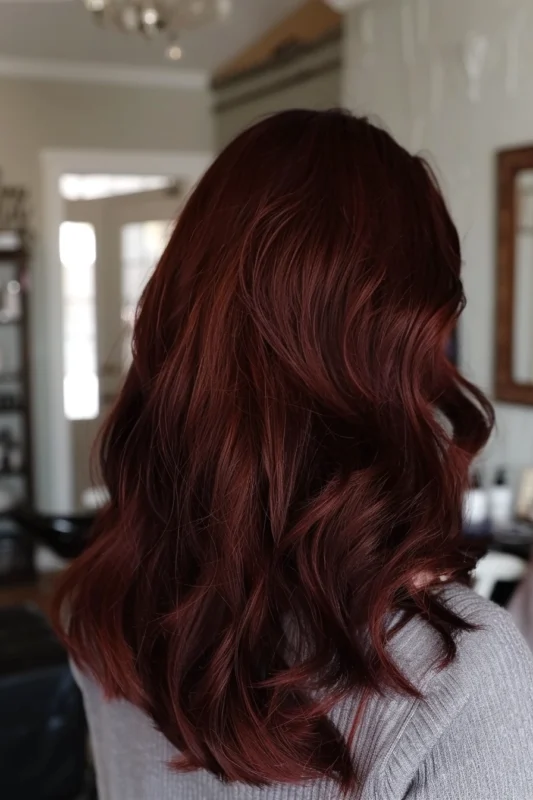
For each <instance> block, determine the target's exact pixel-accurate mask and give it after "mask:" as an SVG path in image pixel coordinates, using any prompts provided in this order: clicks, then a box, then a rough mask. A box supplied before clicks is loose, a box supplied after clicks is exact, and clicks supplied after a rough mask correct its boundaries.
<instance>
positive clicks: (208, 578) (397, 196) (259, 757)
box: [56, 110, 493, 788]
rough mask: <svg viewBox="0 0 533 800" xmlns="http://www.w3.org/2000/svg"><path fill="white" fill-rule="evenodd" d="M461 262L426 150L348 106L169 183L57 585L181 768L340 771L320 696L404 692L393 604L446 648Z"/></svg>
mask: <svg viewBox="0 0 533 800" xmlns="http://www.w3.org/2000/svg"><path fill="white" fill-rule="evenodd" d="M460 271H461V254H460V244H459V239H458V236H457V232H456V230H455V227H454V225H453V223H452V221H451V219H450V216H449V214H448V211H447V209H446V206H445V203H444V200H443V198H442V195H441V193H440V191H439V189H438V186H437V184H436V181H435V179H434V177H433V175H432V174H431V172H430V171H429V169H428V168H427V166H426V164H425V163H424V162H423V161H422V160H421V159H420V158H418V157H414V156H411V155H410V154H409V153H407V152H406V151H405V150H404V149H403V148H402V147H400V146H399V145H398V144H397V143H396V142H395V141H394V140H393V139H392V138H391V136H390V135H389V134H388V133H386V132H385V131H383V130H381V129H379V128H377V127H375V126H374V125H372V124H370V123H369V122H368V121H367V120H366V119H363V118H357V117H352V116H350V115H348V114H346V113H343V112H338V111H330V112H315V111H303V110H302V111H288V112H283V113H280V114H277V115H275V116H273V117H271V118H268V119H265V120H263V121H261V122H259V123H258V124H256V125H254V126H253V127H252V128H250V129H249V130H247V131H245V132H244V133H242V134H241V135H240V136H239V137H237V139H235V141H233V142H232V143H231V144H230V145H229V146H228V147H227V148H226V149H225V150H224V151H223V153H222V154H221V155H220V156H219V157H218V158H217V160H216V161H215V162H214V163H213V165H212V166H211V167H210V169H209V170H208V171H207V173H206V174H205V176H204V177H203V178H202V180H201V181H200V183H199V185H198V186H197V188H196V190H195V191H194V192H193V194H192V196H191V197H190V199H189V201H188V203H187V204H186V206H185V208H184V210H183V212H182V213H181V215H180V218H179V220H178V222H177V225H176V228H175V230H174V233H173V235H172V237H171V239H170V242H169V244H168V247H167V248H166V250H165V253H164V254H163V256H162V258H161V260H160V262H159V264H158V266H157V268H156V270H155V272H154V274H153V276H152V278H151V280H150V281H149V283H148V285H147V287H146V289H145V291H144V294H143V296H142V300H141V302H140V306H139V312H138V318H137V320H136V325H135V333H134V354H133V363H132V365H131V368H130V370H129V372H128V375H127V377H126V380H125V383H124V386H123V388H122V391H121V393H120V396H119V398H118V401H117V403H116V405H115V407H114V409H113V411H112V413H111V414H110V416H109V418H108V420H107V422H106V425H105V428H104V431H103V436H102V443H101V469H102V472H103V476H104V479H105V483H106V485H107V487H108V489H109V493H110V501H109V504H108V505H107V507H106V508H105V509H104V510H103V511H102V513H101V514H100V516H99V518H98V521H97V524H96V526H95V530H94V537H93V540H92V543H91V545H90V547H89V548H88V549H87V551H86V552H85V553H84V554H83V555H82V556H81V558H79V559H78V560H77V561H76V562H75V563H74V564H73V566H72V567H71V568H70V570H69V571H68V572H67V574H66V576H65V578H64V580H63V582H62V585H61V588H60V590H59V593H58V596H57V601H56V608H57V609H60V608H62V607H66V608H68V610H69V618H70V623H69V626H68V631H67V632H66V633H63V637H64V641H65V642H66V645H67V647H68V649H69V651H70V653H71V655H72V657H73V658H74V660H75V661H76V663H77V664H78V665H79V666H80V667H81V668H82V669H85V670H87V671H89V672H90V673H92V674H93V675H94V676H95V677H96V679H97V680H98V681H99V682H100V684H101V685H102V686H103V688H104V690H105V692H106V694H107V696H108V697H121V698H126V699H127V700H129V701H131V702H132V703H134V704H136V705H137V706H140V707H141V708H142V709H144V711H145V712H146V713H147V714H149V715H150V716H151V717H152V718H153V720H154V722H155V724H156V726H157V727H158V729H159V730H160V731H161V732H162V733H163V734H164V735H165V736H166V737H167V739H168V740H169V741H170V742H171V743H172V744H173V745H174V746H175V747H176V750H177V751H178V752H179V755H177V756H176V760H175V762H174V767H175V768H176V769H178V770H193V769H197V768H204V769H206V770H209V771H210V772H212V773H213V774H215V775H217V776H218V777H219V778H221V779H223V780H226V781H243V782H246V783H250V784H258V785H259V784H269V783H272V782H277V781H287V782H296V781H301V780H305V779H310V778H317V777H321V776H327V777H329V778H332V779H334V780H336V781H338V782H339V783H340V784H341V785H342V786H343V787H344V788H349V787H352V786H353V785H354V784H355V783H356V780H357V777H356V768H357V765H356V764H354V763H353V758H352V753H351V748H350V737H346V736H345V735H343V734H342V733H341V732H340V731H339V730H338V729H337V728H336V727H335V725H334V723H333V722H332V721H331V719H330V716H328V715H329V712H330V711H331V709H332V707H333V705H334V704H335V703H336V702H337V701H339V700H340V699H341V698H343V697H345V696H346V695H347V694H349V693H353V694H354V696H355V697H364V696H365V693H366V694H368V693H369V692H373V691H377V690H381V689H382V688H384V687H385V686H388V687H392V688H394V689H397V690H399V691H404V692H411V693H416V692H417V689H416V687H414V686H412V685H411V684H410V683H409V682H408V681H407V679H406V678H405V677H404V676H403V674H402V673H401V672H400V671H399V669H398V667H397V665H396V664H395V663H394V661H393V659H392V658H391V655H390V652H389V646H388V645H389V639H390V630H388V627H387V619H388V616H389V613H390V612H391V611H398V610H403V611H404V612H405V617H404V619H405V618H407V617H410V616H414V615H418V616H421V617H423V618H424V619H425V620H427V622H428V623H429V625H431V626H432V627H433V628H434V629H435V630H437V631H438V632H439V634H440V635H441V638H442V643H443V652H442V658H443V663H445V662H446V661H447V660H450V659H452V658H453V657H454V654H455V644H454V633H455V631H457V630H459V629H462V628H465V627H467V626H466V623H465V622H463V621H462V620H461V619H460V618H459V617H457V616H456V615H455V614H453V613H451V612H450V611H449V610H448V609H447V608H446V607H445V605H444V604H443V602H442V601H441V599H440V598H439V593H438V592H435V591H434V586H435V584H436V583H437V582H438V581H439V579H440V577H441V576H447V578H448V579H449V580H460V581H466V580H468V573H469V570H470V569H471V567H472V563H471V561H469V559H468V558H467V557H466V556H465V554H464V552H463V547H462V540H461V505H462V495H463V492H464V490H465V487H466V486H467V483H468V471H469V466H470V463H471V461H472V458H473V457H474V455H475V454H476V453H477V452H478V451H479V450H480V448H481V447H482V446H483V445H484V443H485V442H486V440H487V438H488V435H489V432H490V429H491V426H492V422H493V418H492V409H491V407H490V405H489V404H488V401H487V400H486V399H485V398H484V396H483V395H482V394H481V393H480V391H479V390H478V389H476V388H475V387H474V386H472V385H471V384H470V383H468V382H467V381H466V380H465V378H464V377H462V376H461V375H460V374H459V373H458V371H457V369H456V368H455V366H453V365H452V364H451V363H450V361H449V360H448V358H447V356H446V345H447V342H448V340H449V337H450V335H451V332H452V330H453V329H454V326H455V325H456V321H457V317H458V315H459V313H460V311H461V309H462V306H463V303H464V298H463V288H462V284H461V278H460ZM420 575H427V576H430V579H429V580H428V581H422V582H421V581H420V580H419V576H420ZM362 631H366V632H367V635H366V636H365V637H364V641H363V637H362V636H361V633H362ZM356 727H357V719H356V720H355V722H354V727H353V730H352V734H353V733H354V732H356V730H355V729H356Z"/></svg>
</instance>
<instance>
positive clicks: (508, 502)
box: [489, 468, 513, 530]
mask: <svg viewBox="0 0 533 800" xmlns="http://www.w3.org/2000/svg"><path fill="white" fill-rule="evenodd" d="M489 517H490V522H491V525H492V527H493V529H494V530H505V529H507V528H509V526H510V525H511V522H512V518H513V493H512V491H511V487H510V486H509V483H508V480H507V473H506V471H505V469H502V468H500V469H498V471H497V472H496V475H495V478H494V484H493V485H492V486H491V488H490V492H489Z"/></svg>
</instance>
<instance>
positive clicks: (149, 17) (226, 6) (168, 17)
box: [84, 0, 232, 61]
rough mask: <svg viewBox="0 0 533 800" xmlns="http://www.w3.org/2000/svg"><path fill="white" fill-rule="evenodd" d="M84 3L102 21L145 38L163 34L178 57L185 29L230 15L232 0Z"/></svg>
mask: <svg viewBox="0 0 533 800" xmlns="http://www.w3.org/2000/svg"><path fill="white" fill-rule="evenodd" d="M84 4H85V7H86V9H87V10H88V11H90V12H91V14H92V16H93V18H94V20H95V21H96V22H98V23H99V24H100V25H104V26H109V27H114V28H116V29H117V30H120V31H122V32H123V33H135V34H140V35H141V36H144V37H145V38H146V39H155V38H157V37H160V38H161V37H162V38H163V39H164V40H165V41H166V54H167V56H168V58H170V59H171V60H172V61H179V59H180V58H181V56H182V49H181V47H180V44H179V35H180V33H181V32H182V31H183V30H186V29H191V28H196V27H199V26H200V25H204V24H205V23H207V22H211V21H213V20H216V19H223V18H224V17H227V16H228V14H229V13H230V12H231V9H232V0H84Z"/></svg>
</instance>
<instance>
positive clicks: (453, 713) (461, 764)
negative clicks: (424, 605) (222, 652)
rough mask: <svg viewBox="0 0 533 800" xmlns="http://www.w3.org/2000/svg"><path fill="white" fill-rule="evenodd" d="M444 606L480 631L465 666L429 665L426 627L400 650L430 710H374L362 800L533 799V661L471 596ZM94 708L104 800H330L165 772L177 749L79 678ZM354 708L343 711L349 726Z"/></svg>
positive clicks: (384, 703)
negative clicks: (442, 668)
mask: <svg viewBox="0 0 533 800" xmlns="http://www.w3.org/2000/svg"><path fill="white" fill-rule="evenodd" d="M446 600H447V603H448V604H449V605H450V606H451V607H452V608H453V609H454V610H455V611H457V612H458V613H459V614H461V615H462V616H463V617H464V618H466V619H468V620H470V621H472V622H475V623H477V624H479V625H480V626H481V629H480V630H477V631H475V632H472V633H463V634H461V636H460V639H459V642H458V657H457V659H456V660H455V661H454V662H453V664H452V665H451V666H450V667H448V668H446V669H445V670H439V669H437V668H435V666H432V664H434V661H435V655H436V654H438V639H437V638H436V635H435V634H434V632H433V631H432V629H430V628H429V627H428V626H427V625H426V624H425V623H424V622H422V621H421V620H413V621H412V622H410V623H409V624H408V625H407V626H406V627H405V628H404V629H403V630H402V631H401V632H400V633H399V634H398V635H397V636H396V638H395V639H394V641H393V649H394V654H395V658H396V660H397V662H398V663H399V665H400V666H401V668H402V669H403V670H404V673H405V674H406V675H408V676H409V678H410V679H411V681H412V682H414V683H415V684H416V685H417V686H418V687H419V688H420V689H421V690H422V692H423V694H424V699H423V700H415V699H413V698H411V697H404V696H398V695H396V694H393V693H389V694H387V695H386V696H384V697H376V698H375V699H374V700H373V701H372V702H371V704H370V706H369V707H368V708H367V711H366V712H365V717H364V720H363V723H362V727H361V728H360V729H359V733H358V735H357V737H356V742H355V745H354V747H355V753H354V757H355V759H356V763H357V765H358V772H359V775H360V776H361V787H360V790H359V791H358V792H357V793H356V794H355V795H354V800H355V797H357V798H358V800H401V799H402V800H533V660H532V657H531V654H530V653H529V651H528V650H527V648H526V646H525V644H524V642H523V640H522V638H521V636H520V635H519V634H518V633H517V631H516V629H515V628H514V626H513V623H512V622H511V620H510V617H509V616H508V615H507V613H506V612H504V611H502V610H500V609H499V608H497V607H496V606H494V605H492V604H491V603H488V602H487V601H485V600H482V599H481V598H479V597H478V596H477V595H475V594H474V593H473V592H471V591H470V590H468V589H464V588H462V587H455V586H454V587H451V588H448V589H447V590H446ZM77 678H78V680H79V682H80V684H81V688H82V691H83V694H84V698H85V705H86V709H87V714H88V719H89V727H90V732H91V739H92V746H93V752H94V758H95V762H96V769H97V773H98V786H99V800H330V798H331V799H332V798H338V797H340V793H339V790H338V787H337V786H336V785H334V784H332V783H331V782H329V781H326V780H322V781H316V782H312V783H311V782H310V783H304V784H300V785H287V784H278V785H275V786H271V787H268V788H263V789H257V788H252V787H250V786H246V785H235V784H229V785H225V784H223V783H220V782H219V781H218V780H216V778H214V777H213V776H212V775H211V774H209V773H207V772H196V773H191V774H178V773H176V772H173V771H171V770H169V769H168V767H167V763H168V762H169V760H170V759H171V758H172V756H173V754H174V753H173V749H172V746H171V745H170V744H169V743H168V742H167V741H166V739H164V737H163V736H162V735H161V734H159V733H158V732H157V731H155V730H154V729H153V727H152V724H151V722H150V720H149V719H148V718H147V717H146V716H144V715H143V713H142V712H141V711H139V710H138V709H136V708H134V707H132V706H131V705H129V704H128V703H126V702H115V701H114V702H106V701H105V700H104V699H103V697H102V694H101V691H100V689H99V688H98V687H97V686H95V685H94V684H93V683H92V682H91V681H89V680H88V679H87V678H86V677H83V676H80V675H77ZM354 707H355V702H354V701H353V700H352V701H346V702H345V703H344V704H343V705H342V706H341V707H338V708H337V709H336V710H335V712H334V715H333V716H334V718H335V720H336V722H337V724H338V725H339V726H340V727H341V729H346V728H347V727H348V726H349V723H350V719H351V716H352V713H353V709H354Z"/></svg>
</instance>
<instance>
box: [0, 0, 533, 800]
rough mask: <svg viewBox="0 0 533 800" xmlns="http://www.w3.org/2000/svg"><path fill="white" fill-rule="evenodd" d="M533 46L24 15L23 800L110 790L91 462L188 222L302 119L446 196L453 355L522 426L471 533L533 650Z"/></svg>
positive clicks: (272, 3)
mask: <svg viewBox="0 0 533 800" xmlns="http://www.w3.org/2000/svg"><path fill="white" fill-rule="evenodd" d="M532 38H533V5H532V4H531V2H529V0H85V1H84V0H0V109H1V114H0V173H1V176H0V764H1V765H2V766H1V767H0V796H1V797H2V798H3V800H14V798H16V800H26V799H28V800H79V798H82V797H93V798H94V797H96V794H95V792H96V790H95V788H94V785H93V780H92V775H91V768H90V753H88V752H87V749H86V743H85V723H84V718H83V712H82V709H81V706H80V702H79V697H78V694H77V690H76V689H75V687H74V684H73V682H72V678H71V676H70V672H69V669H68V665H67V664H66V659H65V654H64V653H63V651H62V649H61V647H60V646H59V644H58V643H57V641H56V639H55V637H54V636H53V634H52V633H51V630H50V628H49V626H48V622H47V614H48V608H49V600H50V593H51V591H52V589H53V585H54V581H55V580H56V578H57V575H58V573H60V571H61V570H62V569H63V568H64V566H65V565H66V564H68V562H69V560H70V559H71V558H72V557H74V556H75V555H76V554H77V553H79V552H80V551H81V549H82V548H83V546H84V543H85V541H86V537H87V535H88V531H89V530H90V525H91V522H92V520H93V518H94V514H95V513H96V511H97V509H98V507H99V506H100V505H101V504H102V503H103V502H105V497H106V492H105V487H103V486H101V485H100V483H99V481H98V478H97V476H96V477H94V476H91V471H90V469H89V456H90V451H91V447H92V444H93V441H94V438H95V435H96V431H97V430H98V428H99V426H100V424H101V422H102V420H103V419H104V417H105V415H106V413H107V412H108V410H109V408H110V406H111V404H112V403H113V401H114V398H115V397H116V395H117V391H118V389H119V387H120V383H121V380H122V378H123V375H124V373H125V370H126V369H127V367H128V364H129V361H130V358H131V332H132V322H133V319H134V314H135V307H136V304H137V301H138V298H139V295H140V293H141V291H142V288H143V286H144V285H145V282H146V280H147V278H148V277H149V275H150V273H151V271H152V269H153V268H154V266H155V264H156V262H157V259H158V257H159V255H160V254H161V252H162V249H163V248H164V246H165V243H166V241H167V238H168V236H169V232H170V230H171V226H172V223H173V221H174V220H175V219H176V216H177V215H178V214H179V210H180V207H181V205H182V203H183V202H184V199H185V198H186V197H187V193H188V192H189V191H190V189H191V187H192V186H193V185H194V184H195V182H196V181H197V180H198V178H199V177H200V176H201V175H202V173H203V171H204V170H205V169H206V167H207V166H208V165H209V163H210V162H211V160H212V159H213V158H214V157H215V156H216V154H217V152H218V151H219V150H220V149H221V148H222V147H223V146H224V145H225V144H226V143H227V142H228V141H229V140H230V139H231V138H233V137H234V136H235V135H236V134H237V133H239V131H241V130H242V129H243V128H244V127H245V126H247V125H249V124H250V123H252V122H253V121H255V120H257V119H258V118H260V117H262V116H264V115H265V114H268V113H271V112H273V111H276V110H281V109H285V108H291V107H310V108H319V109H325V108H332V107H339V106H344V107H347V108H349V109H351V110H353V111H356V112H357V113H360V114H368V115H370V116H371V117H372V118H374V119H376V120H377V121H378V122H380V123H382V124H383V125H385V126H386V127H387V128H388V129H389V130H390V131H391V133H392V134H393V135H394V136H395V137H397V138H398V139H399V140H400V142H401V143H402V144H403V145H404V146H405V147H407V148H408V149H409V150H410V151H412V152H421V153H422V154H423V155H425V157H426V158H427V159H428V160H429V162H430V164H431V165H432V166H433V168H434V169H435V171H436V173H437V175H438V177H439V179H440V181H441V183H442V185H443V188H444V191H445V194H446V197H447V199H448V202H449V204H450V207H451V210H452V213H453V215H454V218H455V220H456V222H457V225H458V227H459V230H460V234H461V239H462V244H463V254H464V262H465V263H464V282H465V289H466V294H467V299H468V305H467V308H466V311H465V313H464V316H463V319H462V321H461V324H460V326H459V329H458V331H457V332H456V334H455V336H454V340H453V342H451V343H450V357H451V358H453V359H455V360H456V361H457V363H458V364H459V366H460V368H461V369H462V371H463V372H464V373H465V374H466V375H467V376H468V377H469V378H471V379H472V380H473V381H475V382H476V383H478V384H480V385H481V386H482V388H483V389H484V390H485V391H486V392H487V393H488V394H489V396H490V397H491V398H492V399H493V401H494V402H495V405H496V412H497V423H498V428H497V431H496V433H495V435H494V437H493V439H492V441H491V443H490V445H489V447H488V448H487V450H486V452H485V453H484V455H483V457H482V458H481V460H480V461H479V463H478V464H477V465H476V469H475V471H474V473H473V475H472V488H471V490H470V492H469V493H468V494H467V496H466V498H465V510H464V516H465V533H466V534H467V535H468V536H469V541H471V542H473V543H475V545H476V546H479V547H480V549H481V548H482V547H483V548H484V549H487V548H488V552H487V554H486V555H485V556H484V557H483V558H482V560H481V561H480V565H479V567H478V570H477V572H476V575H475V586H476V588H477V589H478V591H480V592H481V593H482V594H485V595H486V596H487V597H492V598H493V599H495V600H496V601H497V602H500V603H502V604H507V603H508V602H509V600H510V598H511V597H512V596H513V592H514V590H515V587H516V586H517V585H520V589H519V595H518V596H519V598H520V609H521V610H520V614H521V615H522V616H521V617H520V619H519V622H521V624H522V627H523V629H524V630H525V632H527V625H528V621H527V620H528V619H529V617H528V614H529V612H528V610H527V609H528V608H529V606H528V602H529V600H528V597H529V595H528V591H529V590H528V577H527V576H528V566H527V565H528V560H529V554H530V549H531V542H532V541H533V104H532V103H531V84H532V81H533V49H532V48H531V46H530V41H531V39H532ZM516 596H517V595H515V598H516ZM513 603H514V605H513ZM531 605H532V607H533V603H532V604H531ZM511 608H512V609H514V611H515V613H516V614H518V613H519V612H518V611H517V610H516V609H517V608H518V603H517V601H516V600H512V601H511ZM524 620H526V621H525V622H524Z"/></svg>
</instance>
